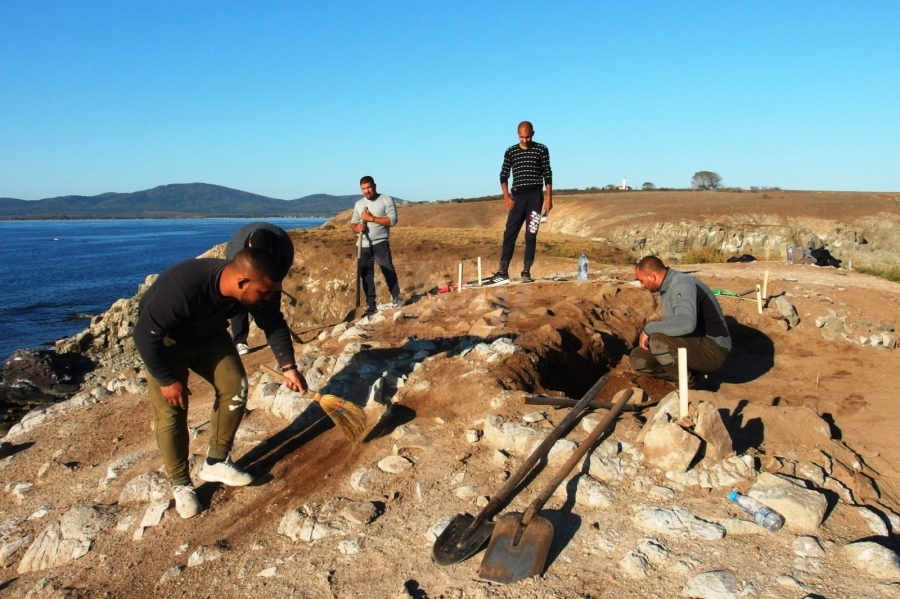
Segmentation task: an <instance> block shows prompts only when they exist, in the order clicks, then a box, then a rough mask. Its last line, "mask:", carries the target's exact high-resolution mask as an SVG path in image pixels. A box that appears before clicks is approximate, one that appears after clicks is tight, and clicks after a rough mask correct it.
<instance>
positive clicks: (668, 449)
mask: <svg viewBox="0 0 900 599" xmlns="http://www.w3.org/2000/svg"><path fill="white" fill-rule="evenodd" d="M699 450H700V439H699V438H697V437H695V436H694V435H692V434H690V433H689V432H687V431H686V430H684V429H683V428H681V427H680V426H678V425H677V424H675V423H672V422H669V423H666V424H661V425H659V426H657V427H656V428H653V429H651V430H650V431H649V432H648V433H647V434H646V435H645V436H644V458H645V459H646V460H647V464H648V465H650V466H653V467H655V468H659V469H660V470H662V471H664V472H686V471H687V469H688V468H689V467H690V465H691V462H693V461H694V458H696V457H697V451H699Z"/></svg>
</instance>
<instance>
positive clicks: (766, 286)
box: [763, 270, 769, 302]
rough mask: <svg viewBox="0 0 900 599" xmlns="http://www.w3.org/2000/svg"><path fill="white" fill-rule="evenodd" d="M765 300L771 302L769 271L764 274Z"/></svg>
mask: <svg viewBox="0 0 900 599" xmlns="http://www.w3.org/2000/svg"><path fill="white" fill-rule="evenodd" d="M763 299H764V300H765V301H766V302H768V301H769V271H768V270H767V271H766V272H765V273H764V274H763Z"/></svg>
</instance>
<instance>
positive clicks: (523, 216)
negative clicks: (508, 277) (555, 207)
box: [500, 189, 544, 272]
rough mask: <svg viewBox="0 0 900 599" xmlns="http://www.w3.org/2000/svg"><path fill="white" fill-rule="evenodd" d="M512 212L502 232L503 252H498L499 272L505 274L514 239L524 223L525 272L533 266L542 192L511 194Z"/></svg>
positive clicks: (514, 244) (540, 190) (511, 254)
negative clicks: (526, 224)
mask: <svg viewBox="0 0 900 599" xmlns="http://www.w3.org/2000/svg"><path fill="white" fill-rule="evenodd" d="M513 200H514V201H515V204H513V207H512V210H510V211H509V214H508V215H507V216H506V230H505V231H504V232H503V250H502V251H501V252H500V270H502V271H503V272H507V271H508V269H509V263H510V262H511V261H512V257H513V251H514V250H515V249H516V238H518V237H519V231H521V230H522V225H524V224H525V223H526V222H527V223H528V226H527V227H526V228H525V270H528V271H530V270H531V265H532V264H534V252H535V248H536V247H537V234H538V228H540V226H541V211H542V210H543V209H544V190H543V189H536V190H534V191H529V192H526V193H520V194H513Z"/></svg>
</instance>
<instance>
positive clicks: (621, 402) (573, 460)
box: [522, 389, 634, 526]
mask: <svg viewBox="0 0 900 599" xmlns="http://www.w3.org/2000/svg"><path fill="white" fill-rule="evenodd" d="M633 394H634V390H633V389H625V390H623V391H619V394H618V400H617V401H616V402H615V403H614V404H613V407H612V408H611V409H610V411H609V412H607V413H606V416H605V417H604V418H603V420H601V421H600V423H599V424H597V426H595V427H594V430H592V431H591V434H590V435H588V436H587V438H586V439H585V440H584V441H583V442H582V443H581V445H579V446H578V449H576V450H575V453H573V454H572V456H571V457H570V458H569V459H568V460H567V461H566V463H565V464H563V465H562V467H560V469H559V470H558V471H557V472H556V474H555V475H554V476H553V478H552V479H551V480H550V482H549V483H548V484H547V486H546V487H544V490H543V491H541V494H540V495H538V497H537V499H535V500H534V502H533V503H532V504H531V505H530V506H529V507H528V509H527V510H525V513H524V514H523V515H522V524H523V525H526V526H527V525H528V523H529V522H530V521H531V519H532V518H533V517H534V516H535V515H536V514H537V513H538V512H539V511H541V507H542V506H543V505H544V503H546V501H547V500H548V499H550V496H551V495H553V492H554V491H556V487H558V486H559V485H560V483H562V481H563V480H564V479H565V478H566V476H568V475H569V472H571V471H572V468H574V467H575V465H576V464H578V462H579V461H580V460H581V458H583V457H584V454H586V453H587V452H588V451H589V450H590V449H591V448H592V447H593V446H594V443H596V442H597V440H598V439H599V438H600V435H602V434H603V433H604V432H606V429H607V428H609V425H610V424H612V421H613V420H615V418H616V416H618V415H619V412H621V411H622V408H623V407H625V404H626V403H628V400H629V399H631V396H632V395H633Z"/></svg>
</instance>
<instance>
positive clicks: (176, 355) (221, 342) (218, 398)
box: [147, 329, 247, 486]
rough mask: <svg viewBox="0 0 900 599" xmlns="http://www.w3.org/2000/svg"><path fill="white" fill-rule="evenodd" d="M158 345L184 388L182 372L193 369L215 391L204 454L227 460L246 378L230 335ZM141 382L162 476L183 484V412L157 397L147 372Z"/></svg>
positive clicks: (186, 478)
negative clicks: (144, 381) (150, 413)
mask: <svg viewBox="0 0 900 599" xmlns="http://www.w3.org/2000/svg"><path fill="white" fill-rule="evenodd" d="M164 343H165V352H166V358H167V359H168V361H169V363H170V364H171V365H172V367H173V369H174V371H175V376H176V377H177V378H178V380H179V381H181V383H182V384H183V385H185V386H187V382H188V370H193V371H194V372H195V373H197V374H198V375H199V376H200V377H202V378H203V379H204V380H205V381H207V382H208V383H209V384H210V385H212V386H213V388H214V389H215V392H216V394H215V399H214V401H213V406H212V414H210V417H209V450H208V454H207V455H209V457H211V458H214V459H225V458H227V457H228V454H229V452H231V446H232V444H233V443H234V435H235V433H237V429H238V426H240V424H241V418H243V416H244V408H245V407H246V405H247V375H246V373H245V372H244V365H243V364H242V363H241V358H240V356H238V353H237V349H235V347H234V342H233V341H232V340H231V335H229V334H228V331H227V330H225V329H222V331H221V333H218V334H216V336H215V337H213V338H212V339H209V340H207V341H205V342H201V343H191V342H190V341H174V340H172V339H169V338H166V339H165V341H164ZM147 383H148V387H149V390H150V405H151V406H152V408H153V423H154V428H155V430H156V444H157V445H158V446H159V452H160V453H161V454H162V458H163V463H164V464H165V466H166V473H167V474H168V475H169V480H170V481H171V483H172V485H173V486H180V485H189V484H191V474H190V467H189V465H188V452H189V448H190V434H189V432H188V424H187V414H188V411H187V409H185V408H181V407H178V406H173V405H172V404H170V403H169V402H167V401H166V400H165V398H164V397H163V396H162V392H161V391H160V385H159V382H158V381H157V380H156V379H155V378H153V376H152V375H150V374H149V373H148V374H147ZM188 402H190V396H188Z"/></svg>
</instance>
